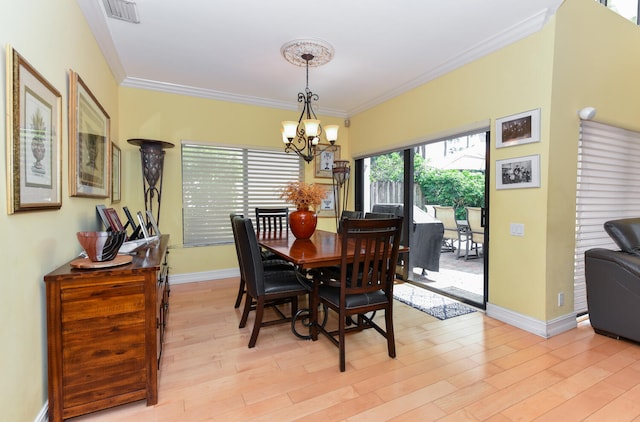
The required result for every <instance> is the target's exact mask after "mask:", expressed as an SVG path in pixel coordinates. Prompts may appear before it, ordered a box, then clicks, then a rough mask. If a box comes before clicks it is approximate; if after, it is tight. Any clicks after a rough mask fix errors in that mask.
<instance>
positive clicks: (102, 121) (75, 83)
mask: <svg viewBox="0 0 640 422" xmlns="http://www.w3.org/2000/svg"><path fill="white" fill-rule="evenodd" d="M69 79H70V81H69V191H70V193H71V196H85V197H94V198H108V197H109V193H110V188H111V186H110V185H111V179H110V169H111V141H110V126H109V125H110V119H109V115H108V114H107V112H106V111H105V109H104V108H103V107H102V106H101V105H100V103H99V102H98V100H97V99H96V97H95V96H94V95H93V93H91V91H90V90H89V87H88V86H87V85H86V84H85V83H84V81H83V80H82V78H81V77H80V76H79V75H78V74H77V73H76V72H74V71H73V70H70V71H69Z"/></svg>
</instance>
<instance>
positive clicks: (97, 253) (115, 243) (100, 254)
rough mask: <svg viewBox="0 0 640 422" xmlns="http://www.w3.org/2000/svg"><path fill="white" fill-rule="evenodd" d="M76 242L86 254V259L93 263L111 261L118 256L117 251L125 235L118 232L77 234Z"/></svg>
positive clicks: (122, 232)
mask: <svg viewBox="0 0 640 422" xmlns="http://www.w3.org/2000/svg"><path fill="white" fill-rule="evenodd" d="M76 236H77V237H78V242H80V245H82V248H83V249H84V251H85V252H86V253H87V257H88V258H89V259H90V260H91V261H93V262H104V261H111V260H113V259H114V258H115V257H116V255H118V250H119V249H120V246H122V243H123V242H124V240H125V238H126V237H127V233H126V232H124V231H119V232H78V233H76Z"/></svg>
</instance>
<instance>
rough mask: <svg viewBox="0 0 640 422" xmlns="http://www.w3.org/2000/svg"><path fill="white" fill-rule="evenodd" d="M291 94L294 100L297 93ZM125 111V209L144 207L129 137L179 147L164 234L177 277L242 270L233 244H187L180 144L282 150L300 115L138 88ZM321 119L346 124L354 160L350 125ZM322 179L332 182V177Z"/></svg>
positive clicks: (168, 167)
mask: <svg viewBox="0 0 640 422" xmlns="http://www.w3.org/2000/svg"><path fill="white" fill-rule="evenodd" d="M291 95H292V97H291V98H292V101H294V99H295V95H296V93H295V92H293V93H292V94H291ZM120 113H121V121H122V124H121V126H120V133H121V134H122V140H121V145H123V147H122V148H123V156H124V157H125V163H124V164H123V166H124V170H123V171H125V172H126V175H127V187H126V188H125V189H124V190H126V191H127V192H126V198H124V197H123V201H122V204H123V205H127V206H129V207H130V208H131V209H144V201H143V194H142V175H141V174H142V173H141V164H140V153H139V149H138V147H134V146H132V145H129V144H128V143H127V142H126V139H129V138H145V139H158V140H163V141H167V142H171V143H173V144H175V147H174V148H171V149H167V150H166V155H165V163H164V175H165V178H164V184H163V188H162V205H161V208H162V209H161V221H160V226H161V230H162V231H163V232H167V233H170V234H171V242H170V247H171V248H172V251H171V271H172V273H173V274H185V273H198V272H204V271H211V270H220V269H229V268H232V267H233V266H237V264H236V262H237V261H236V251H235V248H234V247H233V245H226V246H210V247H197V248H183V246H182V178H181V167H180V142H181V140H190V141H200V142H217V143H223V144H238V145H244V146H257V147H263V148H274V149H280V148H282V147H281V145H282V141H281V140H280V122H281V121H282V120H291V119H296V118H297V117H298V113H297V112H296V111H287V110H278V109H272V108H265V107H257V106H251V105H245V104H236V103H229V102H222V101H215V100H209V99H203V98H194V97H188V96H184V95H176V94H166V93H160V92H152V91H147V90H142V89H134V88H121V90H120ZM319 118H320V119H322V122H323V123H324V124H338V125H340V130H339V140H338V143H339V144H340V145H341V148H342V149H341V154H342V156H343V157H348V156H349V130H348V129H347V128H345V127H344V124H343V123H344V122H343V120H342V119H338V118H331V117H325V116H319ZM313 174H314V171H313V163H311V164H305V179H306V180H307V181H313V180H315V179H314V176H313ZM316 181H317V182H319V183H330V182H331V180H330V179H317V180H316ZM274 195H278V192H275V191H274ZM116 208H117V207H116ZM318 227H319V228H324V229H327V230H335V220H334V219H333V218H319V219H318Z"/></svg>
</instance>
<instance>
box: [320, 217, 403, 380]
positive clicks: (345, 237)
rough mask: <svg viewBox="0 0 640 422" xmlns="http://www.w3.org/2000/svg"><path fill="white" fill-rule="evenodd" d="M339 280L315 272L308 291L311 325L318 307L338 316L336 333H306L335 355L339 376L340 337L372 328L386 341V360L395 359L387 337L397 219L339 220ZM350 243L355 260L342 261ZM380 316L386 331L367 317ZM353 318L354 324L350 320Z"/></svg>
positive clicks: (342, 352) (342, 363) (390, 328)
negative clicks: (330, 347)
mask: <svg viewBox="0 0 640 422" xmlns="http://www.w3.org/2000/svg"><path fill="white" fill-rule="evenodd" d="M342 230H343V233H342V245H341V247H342V257H341V263H340V274H339V276H337V277H335V274H334V273H332V272H329V273H328V274H325V273H323V272H317V273H315V274H314V279H313V283H312V286H311V289H312V295H311V301H312V303H311V312H312V320H313V321H317V320H318V319H317V309H318V305H320V304H322V305H325V306H327V307H328V308H329V309H332V310H333V311H334V312H336V313H337V314H338V318H337V323H338V328H337V329H335V330H331V331H330V330H328V329H327V327H323V326H321V325H319V324H313V325H312V328H311V333H312V334H311V335H312V338H314V339H317V333H318V332H320V333H322V334H323V335H325V336H326V337H327V338H329V340H331V342H332V343H333V344H334V345H336V346H337V347H338V349H339V354H340V371H341V372H344V370H345V369H346V352H345V335H346V334H348V333H351V332H354V331H362V330H364V329H368V328H374V329H375V330H376V331H377V332H378V333H380V334H381V335H382V336H383V337H385V338H386V339H387V349H388V353H389V356H390V357H392V358H393V357H395V356H396V349H395V338H394V332H393V283H394V279H395V264H396V262H397V260H398V249H399V246H400V238H401V235H402V217H393V218H387V219H358V220H351V219H348V218H347V219H345V220H344V221H343V225H342ZM350 243H353V245H354V249H352V250H354V251H355V256H354V257H353V259H350V258H349V256H348V249H349V244H350ZM378 310H384V314H385V326H386V330H383V329H382V328H381V327H380V326H379V325H378V324H377V323H376V322H374V321H373V320H372V318H373V317H370V316H367V315H366V314H367V313H370V312H373V311H378ZM355 315H357V320H356V321H354V320H353V318H352V317H353V316H355Z"/></svg>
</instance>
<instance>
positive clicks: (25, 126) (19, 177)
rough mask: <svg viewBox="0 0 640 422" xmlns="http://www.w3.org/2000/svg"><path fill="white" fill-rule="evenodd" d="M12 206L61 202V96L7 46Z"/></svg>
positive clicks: (9, 196)
mask: <svg viewBox="0 0 640 422" xmlns="http://www.w3.org/2000/svg"><path fill="white" fill-rule="evenodd" d="M6 112H7V144H6V145H7V212H8V213H9V214H13V213H14V212H19V211H32V210H44V209H60V207H61V206H62V185H61V182H62V165H61V156H60V154H61V151H62V96H61V95H60V93H59V92H58V90H56V89H55V88H54V87H53V85H51V84H50V83H49V82H47V80H46V79H44V78H43V77H42V75H40V73H38V72H37V71H36V70H35V69H34V68H33V67H32V66H31V65H30V64H29V63H28V62H27V61H26V60H25V59H24V58H23V57H22V56H21V55H20V54H18V52H17V51H16V50H14V49H13V48H12V47H11V46H7V110H6Z"/></svg>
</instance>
